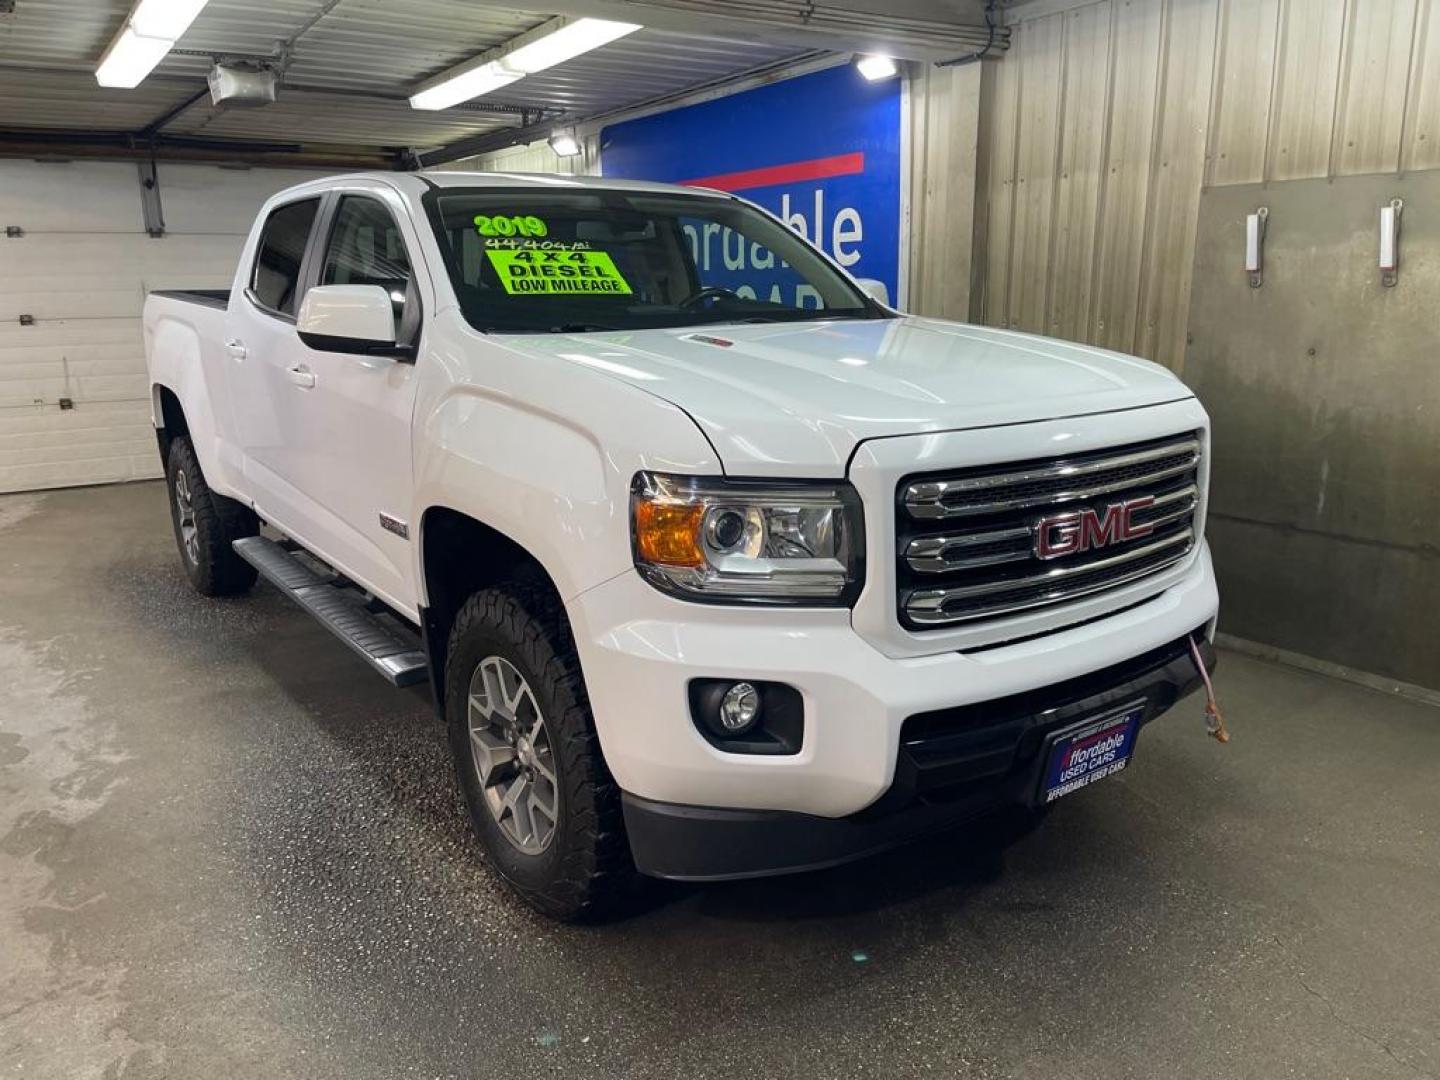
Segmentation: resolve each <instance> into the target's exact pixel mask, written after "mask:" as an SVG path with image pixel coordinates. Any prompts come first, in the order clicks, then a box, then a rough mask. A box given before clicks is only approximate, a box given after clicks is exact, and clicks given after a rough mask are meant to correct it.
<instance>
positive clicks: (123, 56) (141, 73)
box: [95, 0, 206, 90]
mask: <svg viewBox="0 0 1440 1080" xmlns="http://www.w3.org/2000/svg"><path fill="white" fill-rule="evenodd" d="M205 3H206V0H140V2H139V3H138V4H136V5H135V7H134V8H133V9H131V11H130V15H129V17H128V18H126V20H125V25H124V26H123V27H121V28H120V32H119V33H118V34H116V35H115V38H114V40H113V41H111V42H110V45H109V47H108V48H107V49H106V50H105V55H104V56H102V57H101V58H100V65H99V67H97V68H96V69H95V81H96V82H98V83H99V84H100V85H101V86H114V87H123V88H124V89H127V90H128V89H133V88H134V87H136V86H139V85H140V83H141V81H142V80H143V79H144V78H145V76H146V75H149V74H150V72H151V71H153V70H154V69H155V65H156V64H158V63H160V61H161V60H163V59H164V58H165V54H166V53H168V52H169V51H170V50H171V48H173V47H174V45H175V42H177V41H179V40H180V37H181V35H183V34H184V33H185V31H186V30H188V29H190V24H191V23H192V22H194V21H195V16H196V15H198V14H200V9H201V8H203V7H204V6H205Z"/></svg>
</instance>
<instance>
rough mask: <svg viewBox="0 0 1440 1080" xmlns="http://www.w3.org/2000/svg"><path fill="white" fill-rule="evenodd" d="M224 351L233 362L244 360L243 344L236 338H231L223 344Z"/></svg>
mask: <svg viewBox="0 0 1440 1080" xmlns="http://www.w3.org/2000/svg"><path fill="white" fill-rule="evenodd" d="M225 351H226V352H227V353H229V354H230V357H231V359H233V360H244V359H245V355H246V353H245V343H244V342H243V341H241V340H239V339H238V338H231V339H230V340H229V341H227V342H225Z"/></svg>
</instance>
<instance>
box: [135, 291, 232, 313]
mask: <svg viewBox="0 0 1440 1080" xmlns="http://www.w3.org/2000/svg"><path fill="white" fill-rule="evenodd" d="M150 295H151V296H164V297H166V298H168V299H170V300H183V301H185V302H186V303H189V304H203V305H205V306H206V307H213V308H220V310H222V311H223V310H225V308H227V307H228V306H229V305H230V290H229V289H153V290H151V292H150Z"/></svg>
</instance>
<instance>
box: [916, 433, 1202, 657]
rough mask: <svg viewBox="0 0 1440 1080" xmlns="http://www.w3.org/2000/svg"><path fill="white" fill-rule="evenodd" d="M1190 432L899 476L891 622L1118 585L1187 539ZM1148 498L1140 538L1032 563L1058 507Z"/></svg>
mask: <svg viewBox="0 0 1440 1080" xmlns="http://www.w3.org/2000/svg"><path fill="white" fill-rule="evenodd" d="M1199 470H1200V437H1199V433H1198V432H1185V433H1183V434H1181V435H1176V436H1171V437H1169V438H1165V439H1156V440H1152V441H1149V442H1144V443H1137V444H1134V445H1130V446H1121V447H1114V448H1111V449H1107V450H1101V451H1094V452H1091V453H1085V454H1076V455H1072V456H1069V457H1065V458H1049V459H1045V460H1041V461H1023V462H1013V463H1007V464H1004V465H991V466H983V467H980V468H970V469H960V470H954V471H950V472H946V473H943V474H931V475H925V476H918V477H908V478H906V479H905V480H902V481H901V483H900V486H899V490H898V492H897V495H898V504H899V505H898V507H897V512H896V526H897V537H896V539H897V544H896V553H897V556H898V560H897V585H898V589H897V595H898V599H899V608H900V610H899V616H900V621H901V622H902V623H903V624H904V625H906V626H908V627H910V628H911V629H933V628H937V627H941V626H948V625H953V624H956V623H960V622H965V621H968V620H972V619H982V618H994V617H996V616H1000V615H1005V614H1009V613H1011V612H1016V611H1023V610H1027V609H1031V608H1038V607H1043V606H1047V605H1050V604H1060V603H1064V602H1066V601H1069V600H1074V599H1079V598H1081V597H1085V596H1090V595H1093V594H1095V593H1099V592H1103V591H1105V590H1107V589H1111V588H1117V587H1119V586H1121V585H1125V584H1129V583H1130V582H1133V581H1137V580H1139V579H1141V578H1144V577H1147V576H1149V575H1151V574H1154V573H1156V572H1158V571H1160V570H1162V569H1164V568H1165V567H1167V566H1171V565H1173V564H1175V563H1176V562H1179V561H1180V560H1181V559H1183V558H1184V557H1185V556H1186V555H1187V554H1189V552H1190V551H1191V550H1192V549H1193V548H1194V546H1195V540H1196V537H1195V529H1194V525H1195V511H1196V508H1197V506H1198V503H1199ZM1139 498H1148V499H1149V500H1151V501H1150V502H1149V503H1148V504H1147V505H1145V506H1144V507H1143V508H1139V509H1136V510H1135V511H1134V513H1133V516H1132V519H1131V520H1132V523H1133V525H1134V526H1135V527H1136V528H1137V529H1141V528H1143V535H1137V536H1135V537H1133V538H1129V539H1120V540H1118V541H1117V542H1112V543H1110V544H1107V545H1105V546H1102V547H1098V548H1096V549H1095V550H1091V551H1086V552H1083V553H1077V554H1073V555H1064V556H1059V557H1052V558H1050V559H1041V558H1040V557H1039V556H1038V555H1037V553H1036V525H1037V523H1038V522H1039V521H1040V520H1041V519H1042V518H1046V517H1049V516H1051V515H1055V514H1069V513H1074V512H1080V511H1084V510H1093V511H1095V513H1096V514H1098V515H1103V514H1104V513H1105V511H1106V508H1107V507H1109V506H1111V505H1113V504H1116V503H1120V502H1127V501H1130V500H1133V499H1139Z"/></svg>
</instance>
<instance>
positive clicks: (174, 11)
mask: <svg viewBox="0 0 1440 1080" xmlns="http://www.w3.org/2000/svg"><path fill="white" fill-rule="evenodd" d="M205 4H206V0H140V3H138V4H136V5H135V10H134V11H132V12H131V13H130V25H131V26H132V27H134V28H135V33H137V34H139V35H140V36H141V37H157V38H169V39H170V40H171V41H178V40H179V39H180V35H181V34H183V33H185V31H186V30H189V29H190V24H191V23H192V22H194V21H195V16H196V15H199V14H200V9H201V8H203V7H204V6H205Z"/></svg>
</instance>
